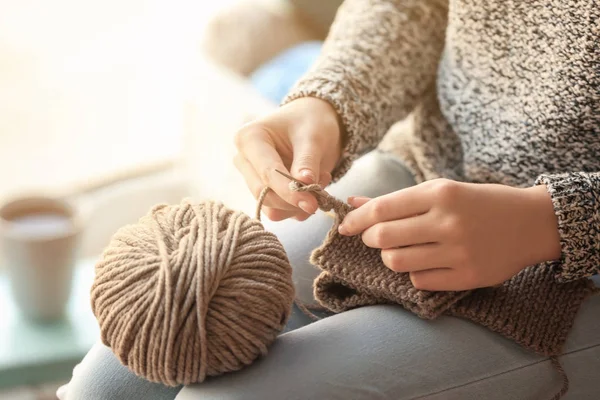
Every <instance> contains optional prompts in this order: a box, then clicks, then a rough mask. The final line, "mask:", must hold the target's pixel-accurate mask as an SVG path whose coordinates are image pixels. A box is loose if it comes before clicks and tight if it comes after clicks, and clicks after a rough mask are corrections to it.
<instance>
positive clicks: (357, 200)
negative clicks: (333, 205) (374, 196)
mask: <svg viewBox="0 0 600 400" xmlns="http://www.w3.org/2000/svg"><path fill="white" fill-rule="evenodd" d="M369 200H371V198H370V197H364V196H350V197H348V204H350V205H351V206H352V207H354V208H358V207H362V206H364V205H365V204H367V202H368V201H369Z"/></svg>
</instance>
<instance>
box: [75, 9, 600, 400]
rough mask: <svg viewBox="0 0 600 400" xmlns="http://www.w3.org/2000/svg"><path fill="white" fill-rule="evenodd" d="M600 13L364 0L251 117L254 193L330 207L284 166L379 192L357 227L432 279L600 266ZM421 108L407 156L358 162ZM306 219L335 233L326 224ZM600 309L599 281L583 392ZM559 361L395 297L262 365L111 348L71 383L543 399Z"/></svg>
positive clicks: (344, 13)
mask: <svg viewBox="0 0 600 400" xmlns="http://www.w3.org/2000/svg"><path fill="white" fill-rule="evenodd" d="M598 21H600V7H599V6H598V3H597V1H596V0H569V1H563V0H554V1H548V0H545V1H542V0H532V1H527V2H525V1H522V2H516V1H505V0H494V1H488V2H477V1H471V0H450V1H444V0H428V1H425V0H396V1H392V0H387V1H386V0H370V1H369V0H347V1H346V2H345V3H344V4H343V6H342V7H341V8H340V11H339V13H338V16H337V18H336V21H335V23H334V25H333V26H332V29H331V32H330V34H329V37H328V39H327V41H326V43H325V45H324V48H323V52H322V56H321V57H320V58H319V60H318V62H317V63H316V64H315V65H314V67H313V68H312V69H311V71H310V72H309V73H308V74H306V76H304V78H303V79H302V80H301V81H300V82H299V83H298V84H297V86H296V87H295V88H294V89H293V90H292V91H291V93H290V94H289V96H288V97H287V99H286V101H285V105H284V106H282V107H281V108H280V109H279V110H277V111H276V112H274V113H273V114H272V115H269V116H267V117H265V118H263V119H261V120H259V121H256V122H254V123H252V124H250V125H248V126H246V127H244V128H243V129H242V130H241V132H239V133H238V135H237V137H236V141H237V142H236V143H237V145H238V148H239V154H238V156H237V157H236V159H235V163H236V166H237V168H238V169H239V170H240V172H241V173H242V174H243V176H244V178H245V180H246V182H247V184H248V187H249V188H250V190H251V191H252V192H253V193H254V195H255V196H258V193H259V192H260V191H261V190H262V188H264V187H265V186H269V187H270V188H272V189H273V191H274V194H271V195H269V196H268V197H267V199H266V202H265V205H266V207H265V208H264V212H265V214H266V215H267V216H268V217H269V218H270V219H271V220H275V221H280V220H284V219H291V218H293V219H297V220H300V221H303V220H306V219H307V218H308V217H309V216H310V215H311V214H313V213H314V212H315V211H316V208H317V205H316V202H315V200H314V198H312V197H311V195H310V194H306V193H293V192H290V191H289V189H288V183H289V182H288V181H287V180H286V179H285V178H283V177H282V176H281V175H279V174H277V173H276V172H275V170H276V169H280V170H284V171H288V172H290V173H291V174H292V175H294V176H295V177H296V178H298V179H300V180H302V181H304V182H318V183H320V184H322V185H328V184H329V183H330V182H331V181H332V180H334V181H335V180H336V179H338V178H340V182H339V183H338V184H336V185H334V186H333V187H332V189H331V192H333V194H336V195H338V196H340V195H346V194H350V193H349V192H352V194H363V195H366V196H365V197H354V198H350V199H349V202H350V203H351V204H352V205H353V206H355V207H357V209H356V210H355V211H353V212H351V213H350V214H348V215H347V217H346V218H345V219H344V221H343V223H342V225H341V226H340V233H341V234H345V235H355V234H361V235H362V239H363V241H364V242H365V244H366V245H368V246H370V247H375V248H379V249H381V255H382V259H383V261H384V263H385V264H386V265H387V266H388V267H389V268H391V269H392V270H394V271H402V272H409V273H410V277H411V280H412V282H413V284H414V285H415V286H416V287H417V288H421V289H427V290H462V289H472V288H479V287H486V286H491V285H496V284H499V283H502V282H503V281H505V280H507V279H509V278H511V277H512V276H514V275H515V274H517V273H518V272H519V271H521V270H522V269H523V268H525V267H526V266H529V265H534V264H538V263H548V262H549V263H552V265H553V266H554V268H556V271H557V276H558V279H561V280H572V279H580V278H585V277H590V276H592V275H595V274H597V273H598V266H599V265H600V259H599V257H600V251H598V250H599V249H600V242H599V241H598V234H597V231H598V229H599V228H600V222H599V221H598V217H597V215H598V214H599V213H600V204H599V203H598V201H597V200H596V199H597V198H598V197H599V195H600V173H599V172H598V171H600V157H598V155H599V154H600V140H599V139H598V135H599V134H600V49H599V48H600V46H599V45H598V42H599V40H600V29H599V22H598ZM410 114H412V118H413V120H414V121H413V122H414V130H412V131H411V132H407V133H404V134H403V135H401V136H399V137H398V138H397V152H398V153H399V154H400V156H401V162H402V164H401V165H399V164H397V163H396V162H395V161H393V160H392V159H390V158H387V157H386V156H383V155H381V154H377V153H371V154H370V155H369V156H368V157H366V158H365V159H364V160H367V161H362V160H361V161H362V163H358V164H357V165H355V166H354V167H353V168H352V170H351V171H350V173H349V174H348V175H347V176H345V177H343V178H342V176H344V174H345V173H346V172H347V171H348V169H349V167H350V165H351V163H352V161H353V160H354V159H355V158H357V157H358V156H359V155H361V154H364V153H365V152H367V151H368V150H370V149H372V148H374V147H375V146H376V145H377V143H378V142H379V141H380V140H381V138H382V136H383V135H384V133H385V132H386V131H387V130H388V129H389V128H390V126H391V125H392V124H393V123H394V122H396V121H399V120H401V119H404V118H406V117H408V116H409V115H410ZM362 174H366V177H365V176H364V175H362ZM407 175H408V176H409V177H408V178H407ZM413 178H414V180H415V181H416V182H417V183H418V184H417V185H416V186H412V187H410V188H406V189H404V190H398V189H402V188H403V187H407V186H410V185H411V184H412V182H411V180H412V179H413ZM435 178H441V179H435ZM363 185H365V186H363ZM384 193H388V194H384ZM382 194H384V195H382ZM371 197H376V198H373V199H372V198H371ZM323 218H324V217H323ZM286 224H287V225H286ZM293 224H294V222H286V223H284V224H281V225H276V226H275V227H274V228H272V229H273V230H275V231H277V232H278V233H279V234H280V235H281V238H282V241H283V242H284V245H285V246H286V249H287V250H288V252H289V253H290V254H291V255H292V256H291V259H292V261H293V262H294V264H295V265H294V267H295V268H303V267H304V266H305V263H304V262H303V261H302V260H303V259H305V258H304V257H305V256H306V253H307V252H308V251H309V250H310V246H313V245H314V244H315V243H304V244H302V243H301V244H296V245H290V244H289V243H288V242H290V240H289V237H290V235H292V233H291V232H290V230H289V229H288V228H285V226H290V225H293ZM301 227H302V228H301V229H306V232H307V234H308V232H311V233H312V234H313V235H314V232H316V231H318V232H320V233H319V234H324V231H326V229H327V228H326V227H327V222H324V221H323V219H322V218H321V216H315V217H312V218H310V219H309V220H308V221H307V222H303V223H302V225H301ZM294 229H296V230H294V237H296V238H297V237H298V236H300V237H303V236H306V235H305V234H304V232H302V231H301V232H300V233H299V232H298V230H297V228H294ZM313 237H314V236H313ZM295 246H296V247H300V248H301V250H300V251H298V250H297V248H296V247H295ZM307 274H308V273H307ZM307 281H308V282H310V279H307ZM300 290H301V291H302V288H300ZM599 313H600V300H599V299H598V297H595V298H592V299H590V300H588V301H587V302H586V303H585V304H584V306H583V307H582V310H581V311H580V313H579V315H578V317H577V320H576V322H575V326H574V328H573V330H572V332H571V334H570V337H569V340H568V342H567V346H566V349H565V355H564V356H563V357H562V358H561V360H562V362H563V364H564V366H565V369H566V370H567V373H568V374H569V375H570V377H571V379H572V383H573V385H572V387H573V390H571V392H570V393H569V394H568V395H567V398H572V399H582V398H596V397H598V396H599V395H600V388H598V387H597V385H596V384H595V383H594V380H593V379H592V378H593V377H594V376H597V373H598V370H600V361H599V360H600V329H599V328H600V326H599V322H598V318H597V316H598V315H599ZM298 318H299V317H298V316H295V317H292V324H296V325H295V326H298V325H303V324H305V323H306V322H305V321H300V322H299V319H298ZM295 326H294V327H295ZM553 378H555V375H554V372H553V371H552V369H551V367H550V364H549V362H547V360H545V359H544V358H543V357H538V356H535V355H532V354H530V353H527V352H526V351H524V350H522V349H521V348H518V347H517V346H515V345H514V344H512V343H511V342H508V341H506V340H504V339H502V338H500V337H499V336H497V335H494V334H492V333H490V332H488V331H486V330H485V329H483V328H480V327H478V326H475V325H472V324H469V323H468V322H465V321H461V320H457V319H453V318H448V317H443V318H440V319H439V320H436V321H434V322H424V321H421V320H419V319H417V318H416V317H414V316H412V315H410V314H408V313H407V312H405V311H403V310H402V309H400V308H398V307H390V306H376V307H365V308H362V309H358V310H353V311H350V312H346V313H343V314H340V315H336V316H333V317H329V318H326V319H324V320H322V321H319V322H317V323H314V324H310V325H308V326H304V327H301V328H299V329H296V330H294V331H292V332H290V333H287V334H285V335H282V336H281V337H280V338H279V339H278V341H277V342H276V344H275V345H274V346H273V348H272V351H271V353H270V354H269V356H268V357H266V358H264V359H262V360H260V361H259V362H258V363H257V364H256V365H253V366H252V367H250V368H248V369H246V370H243V371H241V372H240V373H236V374H230V375H226V376H223V377H220V378H217V379H212V380H209V381H207V382H205V383H203V384H201V385H196V386H192V387H186V388H184V389H183V390H181V391H180V392H179V389H166V388H163V387H161V386H160V385H153V384H149V383H145V382H143V381H141V380H139V379H137V378H135V377H133V376H132V375H131V374H129V373H128V372H127V371H126V369H125V368H124V367H121V366H119V365H118V362H117V361H116V360H115V359H114V357H113V356H112V354H111V353H110V351H109V350H107V349H105V348H103V347H102V346H97V347H96V348H95V349H93V350H92V352H91V354H90V355H89V356H88V357H86V360H84V362H83V363H82V365H81V367H80V369H79V371H78V372H77V373H76V374H75V377H74V379H73V381H72V383H71V386H70V387H69V390H68V393H67V394H66V397H64V399H66V400H74V399H84V398H85V399H118V398H119V399H120V398H129V399H137V398H140V399H141V398H143V399H173V398H175V397H176V394H177V393H178V392H179V394H178V395H177V399H179V400H182V399H183V400H191V399H217V398H219V399H220V398H227V399H284V398H285V399H317V398H319V399H321V398H323V399H333V398H340V399H341V398H352V399H379V398H381V399H384V398H386V399H387V398H390V399H409V398H411V399H412V398H420V399H455V398H456V399H458V398H460V399H464V398H486V399H507V398H510V399H527V398H545V397H549V396H551V395H552V394H553V393H554V392H555V391H556V389H557V385H558V383H556V382H555V381H554V380H553ZM111 379H118V382H117V383H116V384H114V383H112V381H111ZM89 388H92V389H89ZM140 393H141V394H140ZM140 396H141V397H140Z"/></svg>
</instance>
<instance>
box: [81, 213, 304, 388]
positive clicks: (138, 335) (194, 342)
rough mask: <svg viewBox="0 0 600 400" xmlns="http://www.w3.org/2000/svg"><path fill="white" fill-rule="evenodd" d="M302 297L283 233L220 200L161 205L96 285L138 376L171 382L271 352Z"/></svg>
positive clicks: (110, 255)
mask: <svg viewBox="0 0 600 400" xmlns="http://www.w3.org/2000/svg"><path fill="white" fill-rule="evenodd" d="M293 299H294V288H293V284H292V271H291V267H290V264H289V261H288V258H287V256H286V253H285V251H284V249H283V246H282V245H281V243H280V242H279V241H278V239H277V238H276V237H275V235H273V234H272V233H269V232H266V231H265V230H264V228H263V226H262V224H261V223H260V222H258V221H256V220H253V219H251V218H250V217H248V216H247V215H245V214H244V213H241V212H235V211H232V210H230V209H228V208H226V207H224V206H223V205H222V204H220V203H215V202H204V203H200V204H192V203H190V202H189V201H184V202H183V203H182V204H180V205H176V206H166V205H160V206H156V207H154V208H153V209H152V210H151V211H150V213H149V214H148V215H146V216H145V217H143V218H141V219H140V221H139V222H138V223H137V224H135V225H129V226H125V227H124V228H122V229H120V230H119V231H118V232H117V233H116V234H115V235H114V236H113V238H112V240H111V242H110V244H109V246H108V247H107V249H106V250H105V251H104V254H103V257H102V260H101V261H100V262H99V263H98V264H97V265H96V277H95V281H94V283H93V286H92V290H91V300H92V309H93V312H94V314H95V316H96V318H97V320H98V322H99V325H100V331H101V337H102V341H103V343H104V344H105V345H107V346H109V347H110V348H111V349H112V351H113V352H114V353H115V355H116V356H117V357H118V358H119V360H120V361H121V362H122V363H123V364H124V365H126V366H127V367H128V368H129V369H130V370H132V371H133V372H134V373H135V374H137V375H138V376H141V377H143V378H145V379H147V380H149V381H152V382H160V383H163V384H166V385H169V386H177V385H181V384H184V385H186V384H190V383H194V382H201V381H203V380H204V379H205V378H206V377H207V376H214V375H219V374H222V373H224V372H228V371H234V370H238V369H240V368H242V367H244V366H245V365H248V364H250V363H252V362H253V361H254V360H255V359H256V358H257V357H258V356H260V355H263V354H265V353H266V352H267V348H268V346H269V344H271V343H272V342H273V341H274V340H275V338H276V337H277V335H278V334H279V333H280V332H281V330H282V329H283V327H284V325H285V323H286V321H287V318H288V316H289V314H290V312H291V306H292V302H293Z"/></svg>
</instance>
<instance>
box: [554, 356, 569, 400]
mask: <svg viewBox="0 0 600 400" xmlns="http://www.w3.org/2000/svg"><path fill="white" fill-rule="evenodd" d="M550 362H551V363H552V366H553V367H554V368H555V369H556V371H557V372H558V373H559V374H560V377H561V378H562V387H561V389H560V391H559V392H558V393H556V394H555V395H554V397H552V400H559V399H561V398H562V397H563V396H564V395H565V394H566V393H567V392H568V391H569V377H568V376H567V373H566V372H565V370H564V368H563V366H562V365H561V364H560V360H559V359H558V357H557V356H552V357H550Z"/></svg>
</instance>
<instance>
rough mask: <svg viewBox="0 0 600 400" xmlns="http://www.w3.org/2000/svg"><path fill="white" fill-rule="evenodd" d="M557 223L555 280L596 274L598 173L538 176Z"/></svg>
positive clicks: (599, 263)
mask: <svg viewBox="0 0 600 400" xmlns="http://www.w3.org/2000/svg"><path fill="white" fill-rule="evenodd" d="M536 184H538V185H540V184H541V185H546V187H547V188H548V193H550V197H551V198H552V203H553V205H554V212H555V214H556V217H557V220H558V231H559V235H560V246H561V253H562V254H561V259H560V260H559V261H557V262H553V264H555V266H556V267H557V268H556V271H557V279H558V280H560V281H572V280H576V279H580V278H585V277H589V276H592V275H595V274H597V273H598V272H600V172H594V173H587V172H576V173H568V174H558V175H541V176H540V177H538V179H537V180H536Z"/></svg>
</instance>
